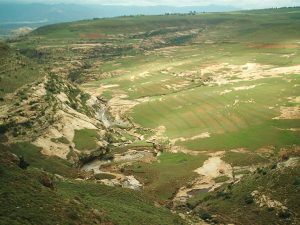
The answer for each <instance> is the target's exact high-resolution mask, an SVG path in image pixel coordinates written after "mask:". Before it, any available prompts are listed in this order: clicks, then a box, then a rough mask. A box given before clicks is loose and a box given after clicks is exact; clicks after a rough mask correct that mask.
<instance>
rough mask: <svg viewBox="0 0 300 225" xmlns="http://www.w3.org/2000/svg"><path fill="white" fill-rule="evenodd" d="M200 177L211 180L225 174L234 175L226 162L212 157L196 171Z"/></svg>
mask: <svg viewBox="0 0 300 225" xmlns="http://www.w3.org/2000/svg"><path fill="white" fill-rule="evenodd" d="M194 171H195V172H196V173H198V174H199V175H203V176H208V177H211V178H215V177H218V176H220V175H223V174H228V175H230V174H232V168H231V166H230V165H229V164H227V163H226V162H224V161H223V160H222V159H221V158H220V157H211V158H209V159H208V160H206V161H205V162H204V164H203V166H202V167H200V168H198V169H196V170H194Z"/></svg>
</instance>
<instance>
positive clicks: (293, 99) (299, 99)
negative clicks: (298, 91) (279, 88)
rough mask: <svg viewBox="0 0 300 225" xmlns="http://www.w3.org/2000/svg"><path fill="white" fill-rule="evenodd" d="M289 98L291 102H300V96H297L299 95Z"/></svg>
mask: <svg viewBox="0 0 300 225" xmlns="http://www.w3.org/2000/svg"><path fill="white" fill-rule="evenodd" d="M288 100H289V102H291V103H300V96H297V97H289V98H288Z"/></svg>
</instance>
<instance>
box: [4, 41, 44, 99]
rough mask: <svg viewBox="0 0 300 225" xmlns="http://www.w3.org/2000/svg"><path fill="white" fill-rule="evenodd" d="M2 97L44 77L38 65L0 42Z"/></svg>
mask: <svg viewBox="0 0 300 225" xmlns="http://www.w3.org/2000/svg"><path fill="white" fill-rule="evenodd" d="M0 61H1V66H0V97H3V96H4V95H5V94H7V93H12V92H14V91H15V90H16V89H17V88H20V87H21V86H22V85H24V84H28V83H31V82H34V81H36V80H37V79H38V78H40V77H41V76H42V74H41V72H40V67H39V66H38V64H37V63H35V62H33V61H32V60H30V59H28V58H27V57H25V56H23V55H21V54H19V53H16V52H15V51H14V50H12V49H10V48H9V47H8V46H7V45H6V44H3V43H1V42H0Z"/></svg>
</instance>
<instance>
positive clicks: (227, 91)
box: [220, 89, 232, 95]
mask: <svg viewBox="0 0 300 225" xmlns="http://www.w3.org/2000/svg"><path fill="white" fill-rule="evenodd" d="M230 92H232V90H229V89H228V90H224V91H222V92H221V93H220V95H225V94H227V93H230Z"/></svg>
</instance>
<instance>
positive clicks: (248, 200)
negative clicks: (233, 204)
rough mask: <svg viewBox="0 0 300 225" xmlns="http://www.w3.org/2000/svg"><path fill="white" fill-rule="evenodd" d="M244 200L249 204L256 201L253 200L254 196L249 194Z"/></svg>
mask: <svg viewBox="0 0 300 225" xmlns="http://www.w3.org/2000/svg"><path fill="white" fill-rule="evenodd" d="M244 202H245V203H246V204H247V205H249V204H252V203H253V202H254V200H253V197H252V196H251V195H247V196H246V197H245V198H244Z"/></svg>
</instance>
